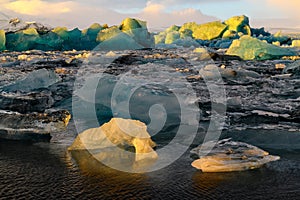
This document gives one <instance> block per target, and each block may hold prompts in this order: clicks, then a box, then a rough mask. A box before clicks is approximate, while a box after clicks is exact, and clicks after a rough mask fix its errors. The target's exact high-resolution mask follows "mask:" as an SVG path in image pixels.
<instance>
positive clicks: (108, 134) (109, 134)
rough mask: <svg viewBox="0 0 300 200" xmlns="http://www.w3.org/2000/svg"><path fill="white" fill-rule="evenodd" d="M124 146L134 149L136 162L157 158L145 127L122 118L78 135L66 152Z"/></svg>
mask: <svg viewBox="0 0 300 200" xmlns="http://www.w3.org/2000/svg"><path fill="white" fill-rule="evenodd" d="M126 145H129V146H133V147H134V148H135V155H136V156H135V160H136V161H140V160H143V159H156V158H157V153H156V152H155V151H154V150H153V147H155V146H156V144H155V143H154V142H153V141H152V140H151V136H150V134H149V133H148V132H147V126H146V125H145V124H144V123H142V122H140V121H138V120H131V119H122V118H113V119H111V120H110V121H109V122H108V123H105V124H104V125H102V126H101V127H100V128H92V129H88V130H86V131H84V132H82V133H80V134H79V135H78V136H77V138H76V139H75V141H74V143H73V144H72V145H71V146H70V147H69V148H68V150H69V151H73V150H101V149H106V148H111V147H117V146H122V147H123V148H125V147H126ZM124 151H125V150H124Z"/></svg>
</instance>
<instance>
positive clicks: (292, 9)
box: [0, 0, 300, 29]
mask: <svg viewBox="0 0 300 200" xmlns="http://www.w3.org/2000/svg"><path fill="white" fill-rule="evenodd" d="M299 8H300V0H286V1H283V0H0V13H2V14H0V17H2V19H4V20H5V19H9V18H12V17H19V18H21V19H24V20H26V21H38V22H41V23H44V24H47V25H51V26H53V27H54V26H66V27H68V28H75V27H79V28H81V29H83V28H86V27H88V26H89V25H91V24H92V23H94V22H97V23H100V24H109V25H116V24H120V23H121V21H122V20H123V19H124V18H126V17H134V18H138V19H141V20H145V21H147V23H148V27H150V28H152V29H156V28H164V27H169V26H170V25H173V24H176V25H182V24H183V23H185V22H197V23H205V22H209V21H216V20H221V21H224V20H226V19H227V18H229V17H231V16H236V15H242V14H244V15H247V16H248V17H249V18H250V24H251V26H252V27H266V28H300V14H299V11H298V10H299Z"/></svg>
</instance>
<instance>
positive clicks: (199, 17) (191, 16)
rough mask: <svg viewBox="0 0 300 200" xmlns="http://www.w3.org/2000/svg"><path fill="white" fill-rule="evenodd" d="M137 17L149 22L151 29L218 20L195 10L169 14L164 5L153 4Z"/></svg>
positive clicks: (188, 9)
mask: <svg viewBox="0 0 300 200" xmlns="http://www.w3.org/2000/svg"><path fill="white" fill-rule="evenodd" d="M136 16H137V17H139V18H142V19H144V20H146V21H148V24H149V26H150V27H169V26H170V25H173V24H177V25H182V24H183V23H185V22H191V21H195V22H198V23H205V22H209V21H214V20H218V19H217V18H216V17H213V16H208V15H204V14H203V13H202V12H201V11H200V10H197V9H193V8H187V9H182V10H176V11H172V12H168V11H167V7H166V6H164V4H159V3H152V2H148V3H147V6H146V7H145V8H144V10H143V11H142V12H141V13H139V14H137V15H136Z"/></svg>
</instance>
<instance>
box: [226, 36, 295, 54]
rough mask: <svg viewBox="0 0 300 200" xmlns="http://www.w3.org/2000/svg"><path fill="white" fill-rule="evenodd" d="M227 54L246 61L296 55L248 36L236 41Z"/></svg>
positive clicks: (288, 50)
mask: <svg viewBox="0 0 300 200" xmlns="http://www.w3.org/2000/svg"><path fill="white" fill-rule="evenodd" d="M226 54H227V55H233V56H239V57H240V58H242V59H244V60H269V59H277V58H282V57H283V56H294V55H296V53H295V52H294V51H292V50H290V49H286V48H282V47H278V46H275V45H272V44H268V43H266V42H263V41H261V40H259V39H256V38H253V37H251V36H247V35H245V36H242V37H241V38H240V39H237V40H234V41H233V43H232V44H231V46H230V47H229V49H228V50H227V52H226Z"/></svg>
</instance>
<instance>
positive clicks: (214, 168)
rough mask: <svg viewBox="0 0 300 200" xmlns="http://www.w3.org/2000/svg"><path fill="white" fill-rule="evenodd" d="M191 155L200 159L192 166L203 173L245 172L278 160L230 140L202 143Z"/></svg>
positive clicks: (260, 150) (266, 153)
mask: <svg viewBox="0 0 300 200" xmlns="http://www.w3.org/2000/svg"><path fill="white" fill-rule="evenodd" d="M212 147H213V148H212ZM211 148H212V150H211ZM191 153H192V154H196V155H197V156H198V157H199V158H200V159H197V160H195V161H194V162H193V163H192V166H193V167H195V168H197V169H200V170H202V171H203V172H233V171H245V170H249V169H256V168H259V167H261V166H263V165H264V164H266V163H269V162H272V161H276V160H279V159H280V157H279V156H272V155H269V153H268V152H266V151H264V150H262V149H260V148H258V147H255V146H252V145H250V144H246V143H243V142H234V141H231V139H225V140H221V141H219V142H217V143H216V144H214V142H207V143H204V144H202V145H201V146H199V147H197V148H195V149H193V150H192V151H191Z"/></svg>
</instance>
